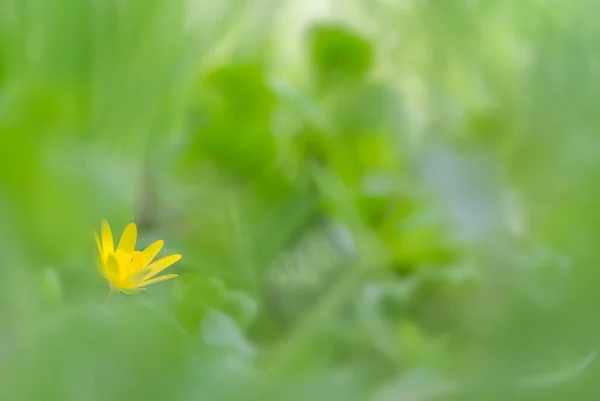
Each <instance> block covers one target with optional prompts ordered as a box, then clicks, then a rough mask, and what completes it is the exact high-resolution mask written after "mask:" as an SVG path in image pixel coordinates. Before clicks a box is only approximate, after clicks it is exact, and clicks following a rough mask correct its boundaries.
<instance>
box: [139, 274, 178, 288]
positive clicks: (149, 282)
mask: <svg viewBox="0 0 600 401" xmlns="http://www.w3.org/2000/svg"><path fill="white" fill-rule="evenodd" d="M175 277H177V274H165V275H164V276H160V277H156V278H153V279H152V280H146V281H144V282H143V283H142V284H140V287H145V286H147V285H150V284H154V283H158V282H161V281H165V280H169V279H171V278H175Z"/></svg>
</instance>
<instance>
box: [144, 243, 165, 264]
mask: <svg viewBox="0 0 600 401" xmlns="http://www.w3.org/2000/svg"><path fill="white" fill-rule="evenodd" d="M164 243H165V242H164V241H163V240H158V241H156V242H155V243H153V244H152V245H150V246H149V247H148V248H146V249H144V259H145V260H144V267H147V266H148V265H149V264H150V262H152V259H154V258H155V257H156V255H158V253H159V252H160V250H161V249H162V247H163V245H164Z"/></svg>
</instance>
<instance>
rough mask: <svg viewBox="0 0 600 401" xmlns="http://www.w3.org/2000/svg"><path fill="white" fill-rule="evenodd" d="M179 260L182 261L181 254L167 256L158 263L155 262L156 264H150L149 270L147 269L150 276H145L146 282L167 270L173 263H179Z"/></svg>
mask: <svg viewBox="0 0 600 401" xmlns="http://www.w3.org/2000/svg"><path fill="white" fill-rule="evenodd" d="M179 259H181V255H179V254H175V255H169V256H165V257H164V258H161V259H158V260H157V261H156V262H154V263H152V264H150V266H148V268H147V270H148V274H146V275H145V276H144V280H148V279H150V278H152V277H154V276H156V275H157V274H158V273H160V272H161V271H163V270H165V269H166V268H167V267H169V266H171V265H172V264H173V263H175V262H177V261H178V260H179Z"/></svg>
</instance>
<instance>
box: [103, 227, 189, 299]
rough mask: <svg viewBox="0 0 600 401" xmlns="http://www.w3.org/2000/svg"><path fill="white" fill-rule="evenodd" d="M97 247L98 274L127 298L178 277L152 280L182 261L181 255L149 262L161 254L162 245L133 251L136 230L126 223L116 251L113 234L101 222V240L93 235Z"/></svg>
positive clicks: (172, 276) (173, 275)
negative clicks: (98, 258)
mask: <svg viewBox="0 0 600 401" xmlns="http://www.w3.org/2000/svg"><path fill="white" fill-rule="evenodd" d="M94 236H95V237H96V245H98V251H99V252H100V260H99V269H100V273H102V275H103V276H104V277H105V278H106V279H107V280H108V282H109V283H110V285H111V287H112V288H114V289H117V290H119V291H121V292H124V293H126V294H132V293H136V292H138V291H143V290H145V288H143V287H145V286H147V285H150V284H154V283H158V282H159V281H164V280H168V279H171V278H174V277H177V274H165V275H164V276H160V277H155V276H156V275H157V274H158V273H160V272H162V271H163V270H165V269H166V268H167V267H169V266H171V265H172V264H173V263H175V262H177V261H178V260H179V259H181V255H170V256H165V257H164V258H161V259H158V260H157V261H155V262H152V260H153V259H154V258H155V257H156V255H158V252H160V250H161V248H162V246H163V244H164V242H163V241H162V240H160V241H156V242H155V243H153V244H152V245H150V246H149V247H148V248H146V249H144V250H143V251H142V252H140V251H136V250H135V243H136V239H137V227H136V226H135V224H134V223H129V224H128V225H127V227H125V230H124V231H123V234H122V235H121V239H120V240H119V245H117V249H116V250H115V246H114V242H113V236H112V232H111V231H110V226H109V225H108V223H107V222H106V220H102V230H101V237H102V241H100V238H99V237H98V234H96V233H94Z"/></svg>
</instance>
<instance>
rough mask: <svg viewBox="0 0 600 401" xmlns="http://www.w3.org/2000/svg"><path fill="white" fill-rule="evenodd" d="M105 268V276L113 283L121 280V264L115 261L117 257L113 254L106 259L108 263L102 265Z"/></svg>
mask: <svg viewBox="0 0 600 401" xmlns="http://www.w3.org/2000/svg"><path fill="white" fill-rule="evenodd" d="M102 266H103V267H104V269H103V270H104V276H105V277H106V278H107V279H108V280H109V281H110V282H112V283H114V282H116V281H117V280H118V278H119V263H118V262H117V259H115V255H113V254H112V253H111V254H109V255H108V257H107V258H106V263H105V264H103V265H102Z"/></svg>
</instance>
